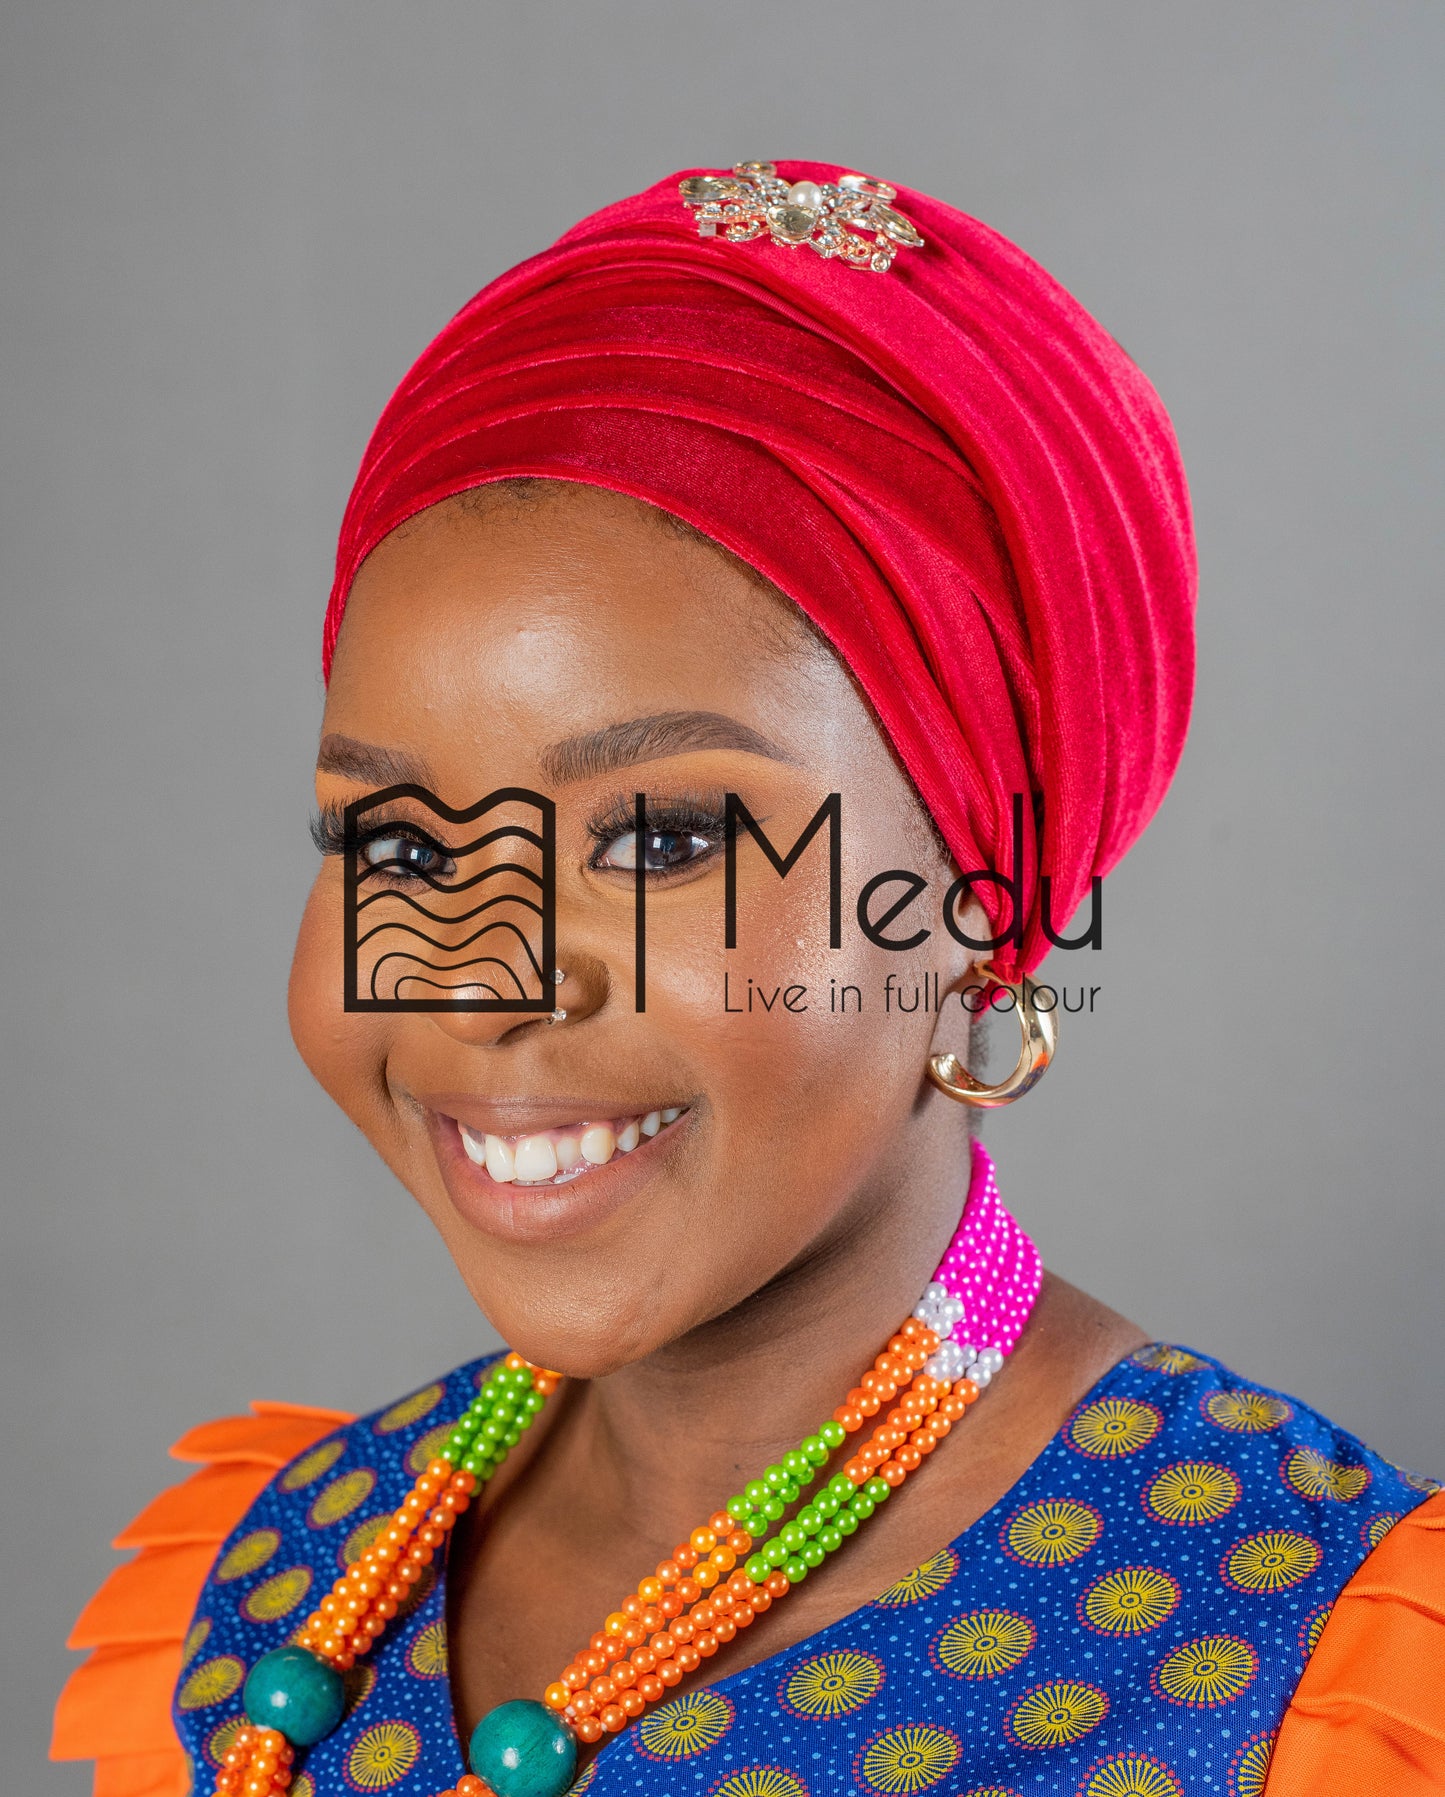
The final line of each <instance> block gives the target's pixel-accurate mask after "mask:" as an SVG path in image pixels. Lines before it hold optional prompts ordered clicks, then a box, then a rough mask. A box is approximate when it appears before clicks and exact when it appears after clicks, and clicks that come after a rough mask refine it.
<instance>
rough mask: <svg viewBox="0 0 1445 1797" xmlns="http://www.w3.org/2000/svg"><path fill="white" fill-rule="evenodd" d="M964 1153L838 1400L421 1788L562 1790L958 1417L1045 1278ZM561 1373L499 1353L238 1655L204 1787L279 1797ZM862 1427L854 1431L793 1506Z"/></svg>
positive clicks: (1028, 1244) (871, 1508)
mask: <svg viewBox="0 0 1445 1797" xmlns="http://www.w3.org/2000/svg"><path fill="white" fill-rule="evenodd" d="M973 1152H974V1178H973V1180H972V1182H971V1188H970V1192H969V1197H968V1201H967V1203H966V1205H965V1207H964V1213H963V1216H962V1218H961V1219H960V1221H959V1226H958V1230H957V1232H956V1233H955V1235H954V1237H953V1240H952V1241H951V1242H950V1243H949V1246H948V1249H947V1251H946V1252H945V1254H944V1256H943V1259H942V1261H941V1262H940V1263H939V1266H938V1270H937V1271H936V1273H935V1274H934V1277H933V1279H932V1280H931V1281H930V1282H929V1284H928V1285H927V1286H926V1287H925V1288H924V1291H923V1293H922V1295H921V1297H920V1298H919V1301H918V1303H917V1304H916V1305H915V1306H914V1309H913V1312H912V1314H911V1315H910V1316H908V1317H907V1318H905V1319H904V1321H903V1322H902V1324H901V1325H900V1327H899V1328H898V1330H897V1331H896V1332H895V1334H894V1335H893V1336H892V1337H891V1338H890V1339H889V1341H888V1343H887V1346H886V1347H885V1348H884V1349H883V1351H882V1352H881V1353H879V1354H878V1355H877V1356H876V1357H875V1358H874V1361H873V1364H872V1366H871V1367H870V1368H869V1369H868V1371H867V1372H865V1373H864V1374H863V1375H862V1377H861V1378H860V1379H859V1381H858V1383H857V1384H856V1385H855V1386H854V1387H853V1388H852V1390H850V1391H849V1393H848V1395H847V1397H846V1398H845V1399H844V1400H843V1402H842V1403H841V1404H840V1405H839V1406H838V1408H837V1409H836V1410H835V1411H834V1412H833V1414H832V1415H831V1416H830V1417H829V1418H828V1420H827V1421H826V1422H825V1423H823V1424H822V1425H821V1426H820V1427H819V1428H818V1429H817V1430H815V1431H814V1432H813V1433H812V1434H810V1435H807V1436H805V1437H804V1438H803V1440H802V1441H801V1442H800V1443H799V1444H798V1446H797V1447H796V1448H794V1449H793V1451H792V1452H791V1453H788V1454H785V1455H784V1456H783V1457H782V1459H781V1460H780V1461H779V1462H777V1463H776V1464H775V1465H772V1466H768V1467H765V1468H764V1469H763V1471H762V1473H761V1474H760V1476H759V1477H758V1478H756V1479H753V1480H751V1481H749V1482H748V1483H747V1484H746V1485H745V1486H744V1487H743V1489H742V1490H741V1491H740V1492H739V1493H737V1495H736V1496H734V1497H731V1498H729V1499H728V1501H727V1503H726V1504H725V1505H724V1506H723V1507H722V1508H721V1509H719V1510H717V1511H715V1512H714V1513H713V1514H712V1515H711V1516H709V1517H708V1519H707V1521H706V1522H705V1523H702V1524H700V1525H699V1526H698V1527H697V1528H695V1529H694V1530H693V1531H692V1532H691V1534H690V1535H689V1536H688V1538H687V1540H686V1541H683V1542H680V1543H679V1544H678V1546H677V1547H675V1548H674V1549H673V1551H672V1553H671V1555H670V1556H669V1557H668V1558H667V1559H665V1560H662V1561H660V1562H659V1564H658V1565H657V1566H656V1567H655V1568H654V1569H653V1571H652V1572H651V1573H649V1574H648V1575H647V1576H646V1577H645V1578H643V1579H640V1580H639V1581H638V1583H637V1585H636V1587H635V1588H634V1590H632V1591H631V1592H629V1593H628V1595H627V1596H626V1597H625V1598H624V1599H623V1600H622V1602H621V1604H620V1605H619V1606H618V1608H617V1609H616V1610H614V1611H612V1612H611V1614H610V1615H608V1616H607V1617H606V1619H605V1620H604V1622H603V1625H602V1627H601V1628H600V1629H599V1630H598V1631H597V1633H596V1634H594V1635H593V1636H592V1637H591V1638H590V1639H589V1640H588V1641H587V1643H586V1644H585V1646H583V1647H582V1648H581V1649H580V1650H579V1651H578V1652H577V1653H576V1654H574V1655H573V1657H572V1659H571V1660H570V1661H569V1662H568V1664H567V1665H566V1666H565V1667H563V1669H562V1671H561V1673H560V1675H559V1676H558V1677H557V1678H556V1679H555V1680H554V1681H553V1682H552V1683H551V1684H549V1685H548V1686H547V1688H546V1690H545V1691H544V1692H543V1693H542V1698H541V1701H540V1702H537V1701H535V1700H533V1699H529V1698H514V1699H512V1700H510V1701H509V1702H506V1703H502V1704H499V1705H497V1707H496V1708H495V1709H493V1710H490V1711H489V1712H488V1713H487V1714H486V1715H485V1716H483V1717H482V1719H481V1721H480V1722H479V1723H478V1724H477V1726H476V1728H475V1729H474V1730H473V1732H472V1737H471V1741H470V1743H469V1746H468V1751H467V1758H468V1762H469V1764H470V1766H471V1771H470V1773H468V1774H467V1775H466V1776H465V1777H463V1778H461V1779H459V1780H458V1782H457V1784H456V1786H455V1787H454V1788H453V1789H451V1790H448V1791H444V1792H441V1793H439V1794H438V1797H562V1793H563V1792H565V1791H566V1790H567V1788H568V1786H569V1785H570V1784H571V1783H572V1781H573V1777H574V1775H575V1772H576V1764H577V1749H578V1745H579V1743H580V1744H590V1743H592V1742H595V1741H599V1740H601V1739H602V1738H603V1736H604V1735H608V1734H616V1733H618V1732H619V1731H620V1730H622V1729H623V1728H625V1727H626V1726H627V1725H628V1723H629V1722H630V1721H632V1720H633V1719H634V1718H635V1717H637V1716H640V1715H642V1713H643V1712H644V1710H646V1709H647V1708H648V1707H649V1706H650V1705H651V1704H654V1703H656V1702H658V1701H659V1699H661V1698H662V1697H663V1695H664V1694H665V1693H666V1692H667V1691H668V1690H670V1689H671V1688H672V1687H673V1686H674V1685H676V1684H678V1683H679V1682H680V1681H681V1680H682V1679H683V1678H685V1677H686V1676H687V1675H688V1674H689V1673H690V1672H693V1671H695V1670H696V1668H697V1667H698V1666H699V1665H700V1664H701V1663H702V1661H703V1660H705V1659H711V1658H712V1656H713V1655H714V1654H716V1653H717V1652H718V1651H719V1650H720V1649H721V1648H724V1647H725V1646H726V1645H727V1643H728V1642H730V1641H732V1640H734V1639H735V1638H736V1636H737V1634H738V1632H739V1631H740V1630H742V1629H745V1628H747V1627H749V1626H750V1625H751V1623H752V1622H753V1621H754V1620H755V1619H756V1618H757V1617H758V1616H761V1615H762V1614H763V1613H764V1612H765V1611H766V1610H768V1609H770V1608H771V1607H772V1605H773V1604H774V1603H776V1602H779V1601H780V1600H781V1599H783V1598H785V1597H786V1596H787V1595H788V1593H789V1591H791V1590H792V1589H793V1587H794V1586H795V1585H800V1584H801V1583H802V1582H803V1580H804V1579H806V1578H807V1577H808V1575H809V1574H810V1573H811V1572H812V1571H813V1570H814V1569H815V1568H817V1567H818V1566H821V1565H822V1563H823V1561H824V1560H825V1559H827V1558H828V1556H829V1555H830V1554H834V1553H837V1552H838V1550H839V1549H840V1548H841V1547H842V1546H843V1543H844V1542H845V1541H847V1540H848V1539H849V1538H850V1537H851V1536H853V1535H855V1534H856V1533H857V1532H858V1530H859V1528H860V1527H862V1526H863V1525H864V1524H866V1523H867V1521H868V1519H869V1518H870V1517H871V1516H873V1515H874V1514H875V1512H876V1511H877V1509H878V1507H879V1505H881V1504H883V1503H885V1502H886V1501H887V1500H888V1498H889V1497H890V1496H891V1495H892V1494H893V1492H894V1491H896V1490H897V1488H898V1487H899V1486H900V1485H902V1484H903V1483H904V1481H905V1480H906V1479H908V1478H909V1477H910V1475H911V1474H913V1473H914V1472H916V1471H917V1469H918V1467H919V1466H920V1465H921V1464H922V1462H923V1460H924V1459H925V1458H926V1457H927V1456H928V1455H929V1454H931V1453H932V1452H933V1450H934V1448H935V1447H937V1445H938V1443H939V1442H940V1441H941V1440H942V1439H943V1438H944V1436H946V1435H947V1434H948V1433H949V1431H950V1430H951V1429H952V1427H953V1425H954V1424H955V1423H957V1422H960V1421H962V1419H963V1417H964V1416H965V1414H966V1413H967V1411H968V1408H969V1406H970V1405H971V1404H973V1403H974V1402H975V1400H976V1399H977V1398H978V1395H979V1393H980V1392H981V1391H982V1390H983V1389H984V1387H985V1386H987V1385H988V1384H989V1382H990V1381H991V1380H992V1378H993V1376H994V1374H995V1373H997V1372H998V1370H999V1368H1000V1367H1001V1366H1002V1365H1003V1362H1004V1358H1005V1356H1006V1355H1007V1354H1008V1353H1009V1352H1010V1351H1011V1349H1012V1348H1013V1345H1014V1343H1015V1342H1016V1341H1017V1340H1018V1337H1019V1334H1020V1333H1021V1331H1022V1329H1023V1326H1024V1324H1025V1323H1026V1322H1027V1320H1028V1317H1029V1313H1030V1311H1031V1310H1032V1309H1033V1305H1034V1301H1035V1299H1036V1298H1037V1296H1038V1292H1039V1286H1040V1283H1041V1280H1042V1276H1043V1273H1042V1266H1041V1264H1040V1261H1039V1255H1038V1250H1037V1249H1036V1248H1035V1247H1034V1244H1033V1242H1032V1241H1031V1240H1030V1239H1029V1237H1028V1236H1027V1235H1026V1234H1025V1233H1024V1231H1023V1230H1022V1229H1020V1227H1019V1226H1018V1224H1017V1223H1016V1222H1015V1221H1014V1219H1013V1218H1012V1216H1010V1215H1009V1213H1008V1211H1007V1210H1005V1208H1004V1206H1003V1204H1002V1202H1001V1200H1000V1199H999V1195H998V1187H997V1185H996V1184H995V1182H994V1176H993V1163H992V1161H991V1160H990V1159H989V1157H988V1154H987V1153H986V1152H985V1150H984V1149H983V1148H982V1146H981V1145H979V1144H977V1143H975V1144H974V1151H973ZM978 1343H984V1344H986V1345H984V1346H978V1345H976V1344H978ZM559 1376H560V1375H558V1374H557V1373H554V1372H551V1371H550V1370H548V1369H547V1368H546V1367H539V1366H534V1365H533V1364H532V1363H531V1362H530V1361H527V1360H524V1359H523V1358H522V1356H521V1355H520V1354H515V1353H512V1354H507V1355H506V1356H505V1357H504V1358H503V1359H502V1360H500V1361H499V1362H498V1363H497V1364H496V1365H495V1366H494V1367H493V1368H492V1370H491V1371H490V1373H489V1374H488V1375H487V1377H486V1379H485V1380H484V1382H483V1384H482V1386H481V1389H480V1390H479V1392H478V1394H477V1396H476V1398H475V1399H474V1400H473V1402H472V1403H471V1404H470V1405H469V1406H468V1407H467V1409H466V1411H465V1412H464V1413H463V1415H462V1416H460V1417H459V1418H458V1419H457V1421H456V1423H455V1425H454V1426H453V1428H452V1431H451V1433H450V1435H449V1436H448V1437H447V1439H446V1441H445V1443H444V1444H443V1450H442V1452H441V1454H440V1455H439V1456H438V1457H437V1458H436V1459H435V1460H433V1461H431V1462H430V1464H429V1465H428V1466H427V1468H426V1471H425V1472H424V1473H422V1475H421V1476H420V1478H418V1479H417V1481H416V1483H415V1485H413V1487H412V1489H411V1491H410V1493H409V1494H408V1496H407V1498H406V1499H405V1501H404V1502H403V1503H402V1505H401V1507H400V1509H398V1510H397V1511H396V1512H395V1514H394V1515H393V1516H392V1519H391V1522H390V1524H389V1526H388V1527H387V1528H386V1529H385V1531H384V1532H383V1533H382V1534H381V1535H380V1536H379V1537H378V1539H377V1540H376V1541H375V1542H374V1543H373V1544H372V1546H371V1547H370V1548H369V1549H368V1551H367V1552H366V1553H365V1554H363V1555H362V1556H361V1558H360V1559H359V1560H358V1561H357V1562H356V1564H355V1565H353V1566H352V1567H350V1568H349V1569H348V1571H347V1572H346V1573H345V1574H344V1575H343V1576H342V1577H341V1578H339V1579H338V1580H337V1581H336V1582H335V1584H334V1585H333V1586H332V1588H331V1591H330V1592H329V1594H328V1595H327V1596H326V1597H324V1598H323V1599H322V1601H321V1605H320V1607H319V1608H318V1609H317V1610H315V1611H313V1613H312V1614H311V1615H310V1616H309V1617H308V1618H307V1620H306V1623H305V1625H304V1627H303V1628H302V1629H301V1631H300V1633H299V1634H298V1635H297V1637H296V1638H295V1640H294V1641H293V1642H292V1643H291V1644H290V1645H289V1646H287V1647H281V1648H277V1649H275V1650H274V1651H273V1652H271V1653H268V1654H266V1655H264V1656H263V1657H262V1658H261V1659H259V1660H258V1661H257V1662H256V1664H255V1665H254V1666H253V1667H252V1668H251V1671H250V1674H249V1676H248V1677H247V1679H246V1685H245V1691H244V1704H245V1710H246V1718H247V1726H244V1727H242V1728H241V1729H240V1730H239V1731H238V1733H237V1734H236V1736H235V1739H234V1741H233V1743H232V1745H231V1748H230V1751H229V1752H228V1753H227V1754H226V1757H225V1762H224V1764H223V1766H222V1768H221V1771H220V1773H219V1774H218V1775H217V1778H216V1784H215V1797H281V1794H282V1793H283V1792H284V1791H285V1790H286V1789H287V1787H288V1786H289V1785H290V1783H291V1779H292V1775H293V1765H294V1760H295V1751H296V1749H297V1748H305V1747H309V1746H312V1745H313V1744H314V1743H315V1742H317V1741H320V1740H324V1739H325V1737H326V1736H327V1735H329V1734H331V1733H332V1732H333V1731H334V1730H335V1729H336V1728H337V1726H338V1725H339V1724H340V1722H341V1719H342V1712H343V1709H344V1707H345V1692H344V1687H343V1683H342V1674H343V1673H344V1672H346V1671H348V1670H349V1669H350V1668H351V1667H352V1666H354V1665H355V1664H356V1661H357V1660H358V1659H359V1658H360V1657H361V1656H362V1655H364V1654H366V1653H369V1652H370V1651H371V1649H372V1647H373V1646H374V1645H375V1643H376V1642H377V1641H378V1640H380V1638H381V1637H382V1635H384V1634H385V1632H386V1628H387V1625H388V1623H389V1622H390V1621H391V1619H392V1618H393V1617H394V1616H395V1615H396V1614H397V1611H398V1609H399V1608H400V1606H401V1605H402V1604H404V1603H405V1601H406V1599H407V1597H408V1596H409V1595H410V1593H411V1590H412V1588H413V1586H415V1585H416V1583H417V1582H418V1580H419V1579H420V1578H421V1576H422V1573H423V1571H424V1569H425V1568H426V1566H427V1565H428V1564H429V1563H430V1562H431V1560H432V1559H433V1558H434V1557H435V1555H436V1554H437V1552H438V1551H439V1550H440V1549H441V1548H443V1547H444V1546H445V1544H446V1539H447V1536H448V1534H449V1533H450V1531H451V1530H452V1529H453V1528H454V1527H455V1526H456V1522H457V1519H458V1518H459V1517H460V1516H461V1515H462V1514H463V1512H464V1511H466V1510H467V1509H468V1508H469V1506H470V1505H471V1504H472V1502H473V1500H474V1499H475V1498H476V1496H477V1494H478V1492H479V1491H480V1490H481V1489H482V1487H483V1486H484V1485H485V1484H486V1483H487V1482H488V1480H490V1479H491V1478H493V1477H494V1476H495V1474H496V1472H497V1469H498V1468H499V1467H500V1466H501V1465H502V1463H503V1461H504V1460H505V1459H506V1457H507V1455H508V1454H509V1453H510V1451H511V1450H512V1449H513V1448H514V1447H515V1446H516V1445H517V1443H518V1442H519V1441H520V1440H521V1438H522V1435H523V1433H524V1432H525V1431H526V1430H527V1429H529V1428H530V1427H531V1425H532V1423H533V1422H534V1421H535V1419H536V1417H537V1416H538V1414H539V1413H540V1412H541V1411H542V1409H543V1408H544V1407H545V1405H546V1402H547V1399H548V1398H549V1397H550V1396H551V1395H552V1393H553V1392H554V1391H555V1390H556V1388H557V1382H558V1379H559ZM885 1406H892V1408H888V1409H886V1410H885ZM880 1413H882V1414H881V1415H880ZM870 1421H873V1422H874V1427H873V1429H872V1432H871V1434H869V1436H868V1438H867V1440H866V1441H864V1442H863V1443H862V1445H861V1446H857V1445H856V1444H855V1451H854V1452H853V1453H852V1454H851V1455H850V1456H849V1457H848V1458H846V1459H845V1460H844V1461H843V1464H842V1466H841V1467H840V1468H839V1469H838V1470H837V1471H836V1472H834V1473H833V1475H832V1476H831V1477H830V1478H829V1479H828V1480H827V1482H826V1483H825V1484H824V1485H823V1487H822V1489H821V1490H819V1491H817V1492H816V1493H814V1494H813V1495H812V1496H811V1497H808V1498H806V1500H805V1501H803V1502H802V1503H801V1505H799V1500H800V1499H803V1498H804V1494H805V1492H806V1491H807V1488H808V1487H809V1486H810V1485H812V1484H813V1483H814V1481H815V1480H817V1479H818V1478H819V1477H820V1476H822V1473H823V1469H824V1468H825V1467H826V1466H827V1463H828V1461H829V1459H830V1458H832V1457H833V1455H834V1454H835V1452H836V1451H837V1450H838V1449H840V1448H842V1447H843V1446H844V1444H845V1443H846V1442H847V1441H848V1438H849V1437H850V1436H857V1435H860V1434H861V1433H862V1431H863V1428H864V1425H865V1423H868V1422H870ZM795 1505H799V1507H798V1508H797V1509H796V1510H794V1509H793V1507H794V1506H795ZM790 1511H793V1514H792V1515H791V1516H789V1512H790Z"/></svg>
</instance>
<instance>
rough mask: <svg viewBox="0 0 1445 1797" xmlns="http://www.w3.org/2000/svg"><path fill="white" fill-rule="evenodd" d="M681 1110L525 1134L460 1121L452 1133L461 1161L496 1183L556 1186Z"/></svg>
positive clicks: (645, 1136) (644, 1137)
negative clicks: (490, 1131) (484, 1131)
mask: <svg viewBox="0 0 1445 1797" xmlns="http://www.w3.org/2000/svg"><path fill="white" fill-rule="evenodd" d="M686 1114H687V1106H686V1105H669V1106H668V1108H667V1109H666V1110H660V1111H645V1112H643V1113H642V1114H641V1115H639V1116H632V1117H613V1118H608V1119H606V1120H604V1121H602V1122H578V1123H572V1124H566V1125H564V1126H563V1127H562V1128H560V1129H544V1130H537V1131H535V1132H534V1133H532V1134H530V1135H521V1136H493V1135H481V1134H478V1133H477V1132H476V1131H475V1130H471V1129H468V1128H467V1126H466V1124H465V1123H460V1122H459V1123H458V1124H457V1132H458V1134H459V1135H460V1136H461V1141H462V1147H463V1149H464V1150H465V1152H466V1156H467V1159H468V1160H469V1161H471V1162H472V1163H473V1164H474V1165H475V1166H478V1167H485V1168H486V1171H487V1176H488V1177H489V1178H490V1179H491V1180H492V1181H493V1182H494V1183H495V1184H496V1185H518V1186H557V1185H565V1184H567V1183H568V1182H569V1181H570V1180H574V1179H580V1178H582V1177H583V1175H585V1174H587V1173H592V1172H595V1171H596V1169H597V1168H598V1167H605V1166H606V1165H607V1163H608V1162H609V1161H610V1160H612V1159H613V1157H614V1156H615V1155H619V1154H631V1153H632V1151H633V1149H634V1148H636V1147H638V1146H639V1145H640V1144H641V1143H642V1142H645V1141H648V1140H650V1139H651V1138H652V1137H653V1136H656V1135H660V1134H661V1133H662V1132H663V1131H664V1130H665V1129H667V1128H668V1127H669V1126H670V1125H671V1124H674V1123H676V1122H677V1120H678V1118H679V1117H683V1116H685V1115H686Z"/></svg>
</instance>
